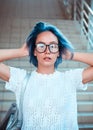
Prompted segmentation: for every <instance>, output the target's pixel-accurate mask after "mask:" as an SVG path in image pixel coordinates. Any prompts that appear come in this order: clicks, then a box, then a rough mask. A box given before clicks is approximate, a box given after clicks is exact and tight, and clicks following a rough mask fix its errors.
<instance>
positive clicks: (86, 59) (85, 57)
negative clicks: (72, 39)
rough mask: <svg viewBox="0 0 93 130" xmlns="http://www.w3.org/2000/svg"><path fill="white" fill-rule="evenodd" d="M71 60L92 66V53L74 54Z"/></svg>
mask: <svg viewBox="0 0 93 130" xmlns="http://www.w3.org/2000/svg"><path fill="white" fill-rule="evenodd" d="M72 60H74V61H80V62H83V63H85V64H88V65H90V66H93V54H92V53H80V52H75V53H74V56H73V58H72Z"/></svg>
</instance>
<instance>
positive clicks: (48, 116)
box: [6, 67, 87, 130]
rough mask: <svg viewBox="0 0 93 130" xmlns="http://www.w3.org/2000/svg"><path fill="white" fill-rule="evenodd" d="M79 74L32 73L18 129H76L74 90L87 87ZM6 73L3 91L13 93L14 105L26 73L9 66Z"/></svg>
mask: <svg viewBox="0 0 93 130" xmlns="http://www.w3.org/2000/svg"><path fill="white" fill-rule="evenodd" d="M82 71H83V69H75V70H69V71H66V72H59V71H55V72H54V73H53V74H49V75H47V74H40V73H38V72H36V71H33V72H32V73H31V76H30V78H29V81H28V83H27V87H26V90H25V94H24V100H23V125H22V130H78V125H77V99H76V89H86V88H87V86H86V85H84V84H82ZM10 73H11V77H10V80H9V82H7V83H6V88H7V89H9V90H11V91H13V92H14V93H15V94H16V100H17V104H18V103H19V96H20V91H21V89H22V86H23V82H24V77H25V76H26V71H25V70H23V69H18V68H13V67H10Z"/></svg>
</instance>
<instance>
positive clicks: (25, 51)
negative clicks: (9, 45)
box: [20, 43, 29, 56]
mask: <svg viewBox="0 0 93 130" xmlns="http://www.w3.org/2000/svg"><path fill="white" fill-rule="evenodd" d="M20 52H21V56H28V55H29V49H28V47H27V44H26V43H24V44H23V46H22V47H21V48H20Z"/></svg>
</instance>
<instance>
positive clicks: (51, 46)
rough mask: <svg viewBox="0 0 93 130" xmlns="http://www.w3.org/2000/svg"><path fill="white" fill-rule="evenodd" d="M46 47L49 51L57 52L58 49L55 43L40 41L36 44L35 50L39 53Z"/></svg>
mask: <svg viewBox="0 0 93 130" xmlns="http://www.w3.org/2000/svg"><path fill="white" fill-rule="evenodd" d="M47 47H48V49H49V51H50V52H51V53H57V52H58V51H59V46H58V44H57V43H51V44H49V45H46V44H45V43H42V42H40V43H37V44H36V50H37V52H39V53H44V52H45V51H46V49H47Z"/></svg>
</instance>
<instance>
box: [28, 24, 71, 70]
mask: <svg viewBox="0 0 93 130" xmlns="http://www.w3.org/2000/svg"><path fill="white" fill-rule="evenodd" d="M44 31H50V32H52V33H53V34H54V35H55V36H56V37H57V39H58V44H59V57H58V58H57V60H56V62H55V65H54V66H55V68H57V66H58V65H59V64H60V63H62V54H65V53H66V50H67V49H68V50H70V51H73V46H72V45H71V43H70V42H69V41H68V40H67V38H66V37H65V36H64V35H63V34H62V33H61V31H60V30H59V29H58V28H57V27H55V26H54V25H51V24H48V23H45V22H38V23H37V24H36V25H35V27H34V28H33V30H32V31H31V32H30V34H29V36H28V37H27V39H26V43H27V46H28V48H29V56H30V63H32V64H33V65H34V66H35V67H37V66H38V61H37V58H36V56H34V50H35V43H36V39H37V36H38V34H40V33H42V32H44Z"/></svg>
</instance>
